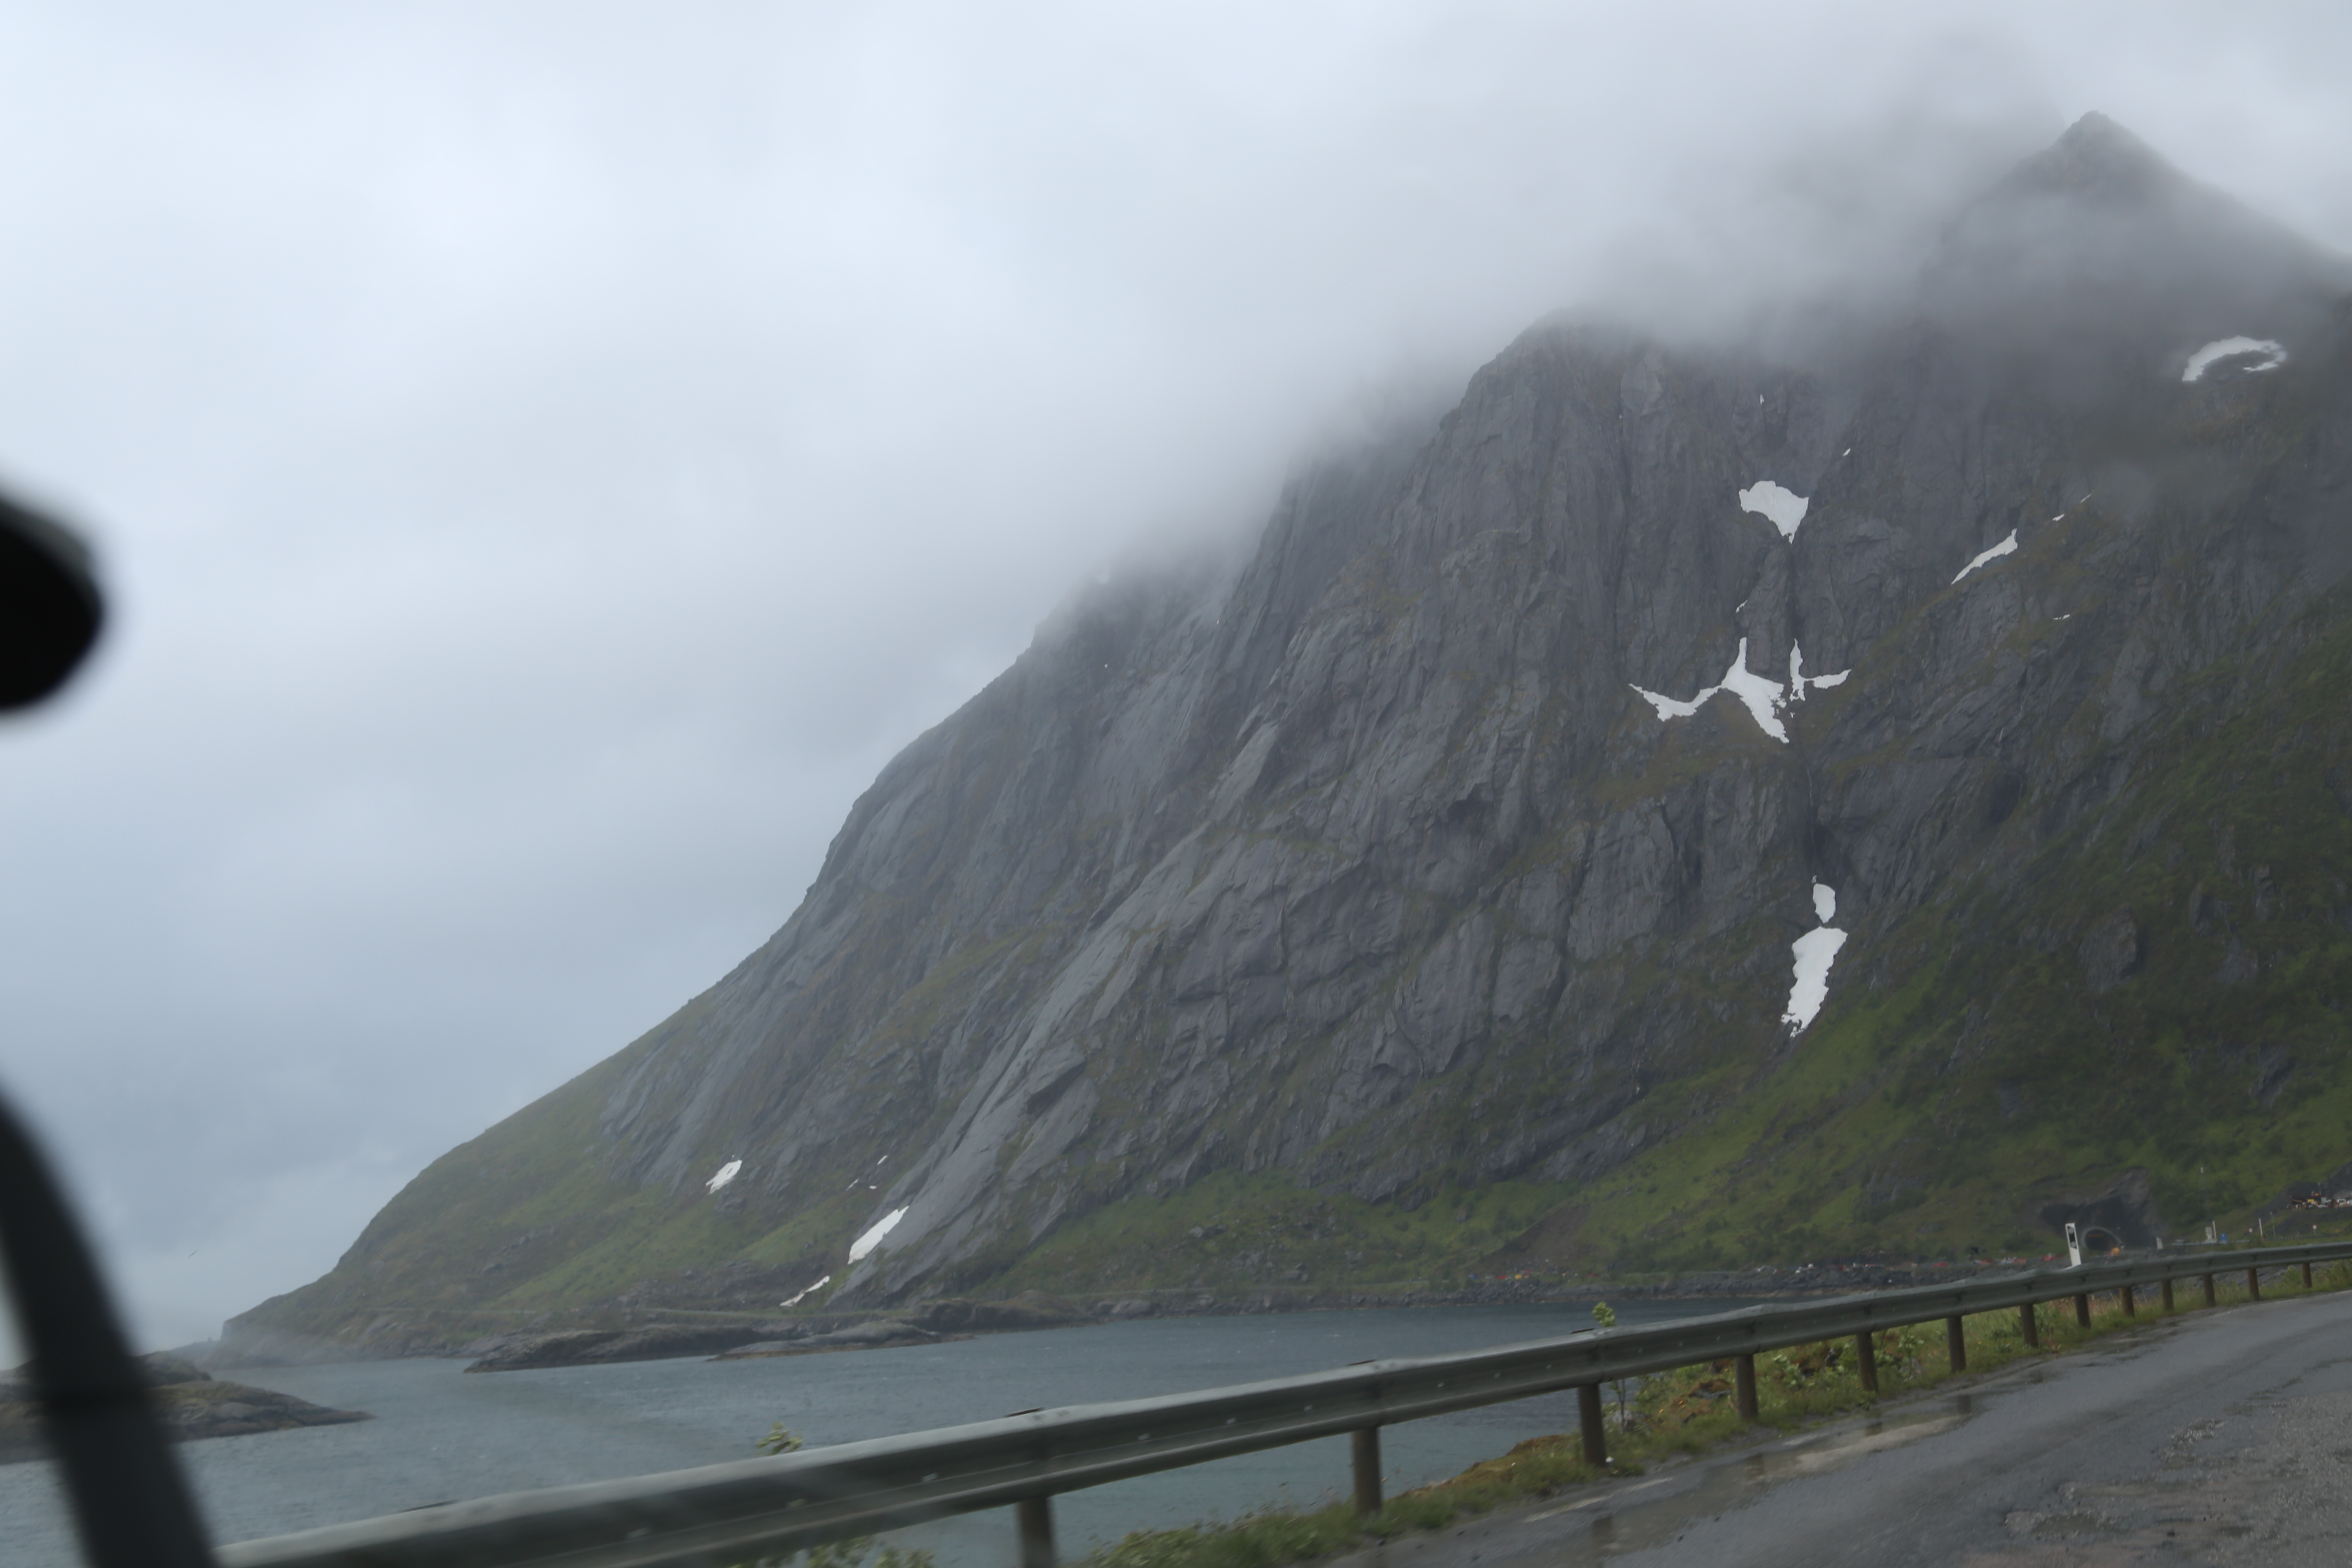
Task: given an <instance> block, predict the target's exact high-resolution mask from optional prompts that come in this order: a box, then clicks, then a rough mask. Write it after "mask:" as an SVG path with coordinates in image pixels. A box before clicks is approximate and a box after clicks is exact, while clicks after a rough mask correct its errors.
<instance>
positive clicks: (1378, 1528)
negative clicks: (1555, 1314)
mask: <svg viewBox="0 0 2352 1568" xmlns="http://www.w3.org/2000/svg"><path fill="white" fill-rule="evenodd" d="M2215 1284H2216V1286H2217V1288H2218V1289H2217V1291H2216V1306H2217V1307H2231V1306H2236V1305H2239V1304H2242V1303H2243V1302H2244V1301H2245V1300H2247V1294H2246V1284H2245V1278H2244V1276H2243V1275H2242V1274H2241V1275H2236V1276H2221V1277H2219V1278H2217V1279H2216V1281H2215ZM2311 1289H2312V1291H2313V1292H2320V1291H2330V1290H2342V1289H2352V1264H2346V1263H2338V1264H2333V1265H2327V1266H2324V1267H2322V1268H2318V1269H2316V1270H2315V1273H2314V1279H2313V1284H2312V1288H2311ZM2305 1293H2306V1292H2305V1289H2304V1287H2303V1284H2302V1281H2301V1279H2300V1276H2299V1275H2298V1274H2296V1273H2295V1272H2294V1271H2293V1270H2288V1271H2286V1272H2284V1274H2282V1275H2281V1276H2280V1277H2279V1278H2278V1279H2275V1280H2272V1279H2265V1280H2264V1281H2263V1297H2264V1298H2265V1299H2268V1300H2276V1299H2279V1298H2283V1297H2287V1296H2296V1295H2303V1294H2305ZM2174 1301H2175V1305H2174V1309H2173V1310H2172V1311H2171V1312H2169V1313H2168V1312H2167V1311H2166V1310H2164V1307H2163V1303H2162V1300H2161V1298H2160V1297H2159V1296H2158V1293H2157V1292H2156V1291H2155V1290H2153V1289H2149V1290H2147V1291H2144V1292H2141V1293H2140V1295H2139V1297H2138V1299H2137V1300H2136V1301H2135V1303H2134V1305H2135V1308H2136V1311H2135V1313H2133V1314H2131V1315H2126V1312H2125V1311H2124V1309H2123V1302H2122V1299H2121V1298H2120V1297H2119V1296H2117V1295H2114V1294H2107V1295H2103V1296H2095V1297H2094V1298H2093V1299H2092V1303H2091V1322H2090V1325H2089V1327H2087V1328H2085V1327H2083V1326H2081V1325H2080V1324H2078V1323H2077V1322H2076V1321H2075V1317H2074V1303H2073V1302H2072V1300H2060V1301H2045V1302H2043V1303H2042V1305H2041V1307H2040V1308H2039V1309H2037V1310H2036V1313H2035V1324H2036V1329H2037V1332H2038V1337H2039V1338H2040V1340H2041V1344H2040V1345H2039V1346H2038V1347H2033V1346H2029V1345H2027V1344H2026V1342H2025V1335H2024V1328H2023V1325H2022V1323H2021V1321H2020V1314H2019V1313H2017V1312H2016V1311H2014V1310H2009V1311H2000V1312H1981V1313H1978V1314H1976V1315H1974V1316H1972V1317H1969V1318H1968V1319H1966V1320H1965V1321H1964V1323H1965V1326H1964V1333H1965V1336H1966V1339H1967V1342H1968V1363H1969V1370H1968V1372H1966V1373H1961V1374H1960V1376H1961V1377H1962V1378H1963V1379H1968V1378H1974V1377H1977V1376H1979V1375H1980V1374H1982V1373H1988V1372H1992V1371H1995V1370H1997V1369H1999V1368H2001V1367H2004V1366H2007V1365H2009V1364H2010V1363H2013V1362H2017V1361H2021V1360H2023V1359H2025V1358H2027V1357H2029V1356H2054V1355H2062V1354H2063V1353H2065V1352H2068V1351H2071V1350H2074V1349H2075V1348H2076V1347H2078V1346H2081V1345H2084V1344H2087V1343H2089V1342H2093V1341H2095V1340H2099V1339H2103V1338H2105V1337H2107V1336H2109V1335H2113V1334H2116V1333H2118V1332H2126V1331H2131V1330H2134V1329H2140V1328H2145V1327H2147V1325H2149V1324H2151V1323H2154V1322H2157V1321H2161V1320H2163V1319H2165V1318H2167V1317H2178V1316H2179V1315H2181V1314H2182V1313H2185V1312H2190V1311H2202V1310H2206V1309H2205V1306H2204V1296H2203V1292H2202V1289H2201V1287H2200V1284H2199V1282H2198V1280H2197V1279H2194V1278H2190V1279H2183V1280H2179V1281H2178V1282H2176V1284H2175V1286H2174ZM1599 1311H1600V1310H1598V1309H1597V1310H1596V1315H1598V1314H1599ZM1604 1321H1605V1320H1604ZM1876 1349H1877V1361H1878V1392H1877V1393H1876V1394H1871V1393H1867V1392H1865V1391H1864V1388H1863V1386H1862V1382H1861V1376H1860V1373H1859V1371H1858V1369H1857V1367H1856V1365H1855V1359H1854V1345H1853V1341H1851V1340H1830V1341H1825V1342H1822V1343H1819V1344H1811V1345H1797V1346H1792V1347H1790V1349H1787V1350H1783V1351H1774V1352H1767V1353H1764V1354H1761V1355H1759V1356H1758V1357H1757V1358H1756V1400H1757V1420H1756V1421H1755V1422H1754V1423H1753V1424H1750V1423H1748V1422H1746V1421H1743V1420H1742V1419H1741V1418H1740V1416H1739V1414H1738V1410H1737V1409H1736V1408H1735V1405H1734V1403H1733V1390H1732V1373H1733V1368H1732V1363H1730V1362H1729V1361H1718V1362H1712V1363H1701V1364H1699V1365H1696V1366H1687V1367H1681V1368H1677V1369H1676V1370H1675V1371H1673V1372H1669V1373H1658V1374H1656V1375H1654V1376H1650V1377H1643V1378H1628V1379H1625V1380H1623V1381H1622V1382H1620V1383H1614V1384H1603V1385H1602V1395H1603V1399H1602V1410H1603V1414H1604V1415H1605V1417H1606V1420H1607V1424H1608V1431H1609V1463H1608V1464H1607V1465H1606V1466H1605V1467H1602V1468H1594V1467H1592V1466H1591V1465H1588V1464H1586V1463H1585V1462H1584V1458H1583V1447H1582V1443H1581V1440H1580V1438H1579V1437H1578V1436H1577V1435H1576V1434H1574V1433H1557V1434H1553V1435H1550V1436H1539V1437H1530V1438H1528V1440H1527V1441H1525V1442H1523V1443H1520V1444H1519V1445H1517V1447H1514V1448H1512V1449H1511V1450H1510V1452H1508V1453H1507V1454H1504V1455H1502V1456H1501V1457H1499V1458H1492V1459H1486V1460H1482V1461H1480V1462H1479V1463H1477V1464H1475V1465H1473V1466H1471V1467H1470V1468H1468V1469H1466V1470H1465V1471H1463V1472H1462V1473H1461V1474H1460V1475H1458V1476H1455V1477H1454V1478H1453V1479H1450V1480H1444V1481H1438V1482H1435V1483H1433V1484H1432V1485H1429V1486H1425V1487H1417V1488H1415V1489H1412V1490H1411V1491H1408V1492H1404V1493H1402V1494H1400V1495H1399V1496H1397V1497H1394V1498H1391V1499H1390V1500H1388V1501H1387V1503H1386V1505H1385V1506H1384V1507H1383V1508H1382V1509H1381V1511H1380V1512H1379V1513H1377V1514H1371V1515H1360V1514H1359V1513H1357V1512H1356V1510H1355V1508H1354V1505H1353V1504H1352V1503H1351V1502H1349V1501H1348V1500H1345V1499H1339V1498H1335V1499H1334V1500H1331V1501H1328V1502H1327V1503H1324V1504H1323V1505H1321V1506H1319V1507H1316V1508H1307V1509H1293V1508H1274V1509H1265V1510H1258V1511H1255V1512H1252V1513H1248V1514H1244V1515H1243V1516H1241V1517H1240V1518H1237V1519H1234V1520H1228V1521H1210V1522H1207V1523H1202V1524H1193V1525H1186V1526H1184V1527H1182V1528H1181V1529H1177V1530H1155V1531H1136V1532H1135V1533H1133V1534H1131V1535H1129V1536H1127V1537H1126V1538H1124V1539H1123V1540H1121V1541H1119V1542H1118V1543H1116V1544H1115V1545H1112V1546H1108V1547H1106V1548H1104V1549H1102V1550H1100V1551H1098V1552H1095V1553H1094V1554H1093V1555H1092V1556H1090V1557H1088V1558H1087V1559H1086V1560H1085V1562H1086V1568H1276V1565H1278V1564H1286V1563H1303V1562H1307V1561H1310V1560H1313V1559H1315V1558H1318V1557H1326V1556H1329V1555H1332V1554H1334V1553H1336V1552H1346V1551H1349V1550H1351V1549H1353V1548H1356V1547H1360V1546H1368V1545H1370V1544H1372V1543H1374V1542H1383V1541H1390V1540H1393V1539H1395V1538H1396V1537H1398V1536H1402V1535H1408V1534H1412V1533H1413V1532H1416V1531H1430V1530H1440V1529H1443V1528H1444V1527H1445V1526H1446V1525H1449V1524H1451V1523H1453V1522H1454V1521H1456V1520H1459V1519H1463V1518H1465V1517H1469V1516H1474V1515H1476V1514H1481V1513H1487V1512H1491V1511H1493V1510H1496V1509H1499V1508H1506V1507H1508V1506H1510V1505H1511V1504H1514V1503H1519V1502H1526V1501H1529V1500H1535V1499H1540V1498H1549V1497H1556V1496H1559V1495H1561V1494H1563V1493H1566V1492H1570V1491H1572V1490H1574V1489H1578V1488H1581V1487H1586V1486H1590V1485H1591V1484H1593V1483H1594V1482H1596V1481H1600V1480H1602V1479H1611V1478H1614V1477H1621V1476H1630V1475H1638V1474H1640V1473H1641V1472H1642V1471H1643V1468H1645V1467H1646V1466H1648V1465H1650V1464H1654V1463H1656V1462H1658V1461H1660V1460H1663V1459H1669V1458H1675V1457H1677V1456H1686V1455H1695V1454H1701V1453H1705V1452H1706V1451H1707V1450H1709V1449H1711V1448H1715V1447H1720V1446H1722V1445H1724V1444H1727V1443H1732V1442H1738V1441H1741V1440H1743V1439H1750V1438H1755V1437H1759V1436H1774V1435H1777V1434H1779V1433H1782V1432H1787V1431H1791V1430H1794V1429H1796V1428H1799V1427H1802V1426H1809V1425H1811V1424H1813V1423H1816V1422H1819V1421H1822V1420H1824V1419H1827V1418H1829V1417H1832V1416H1837V1415H1845V1414H1847V1413H1850V1412H1853V1411H1856V1410H1862V1409H1866V1408H1868V1407H1870V1406H1873V1405H1883V1404H1885V1403H1886V1402H1887V1401H1889V1400H1892V1399H1896V1398H1899V1397H1901V1396H1902V1395H1904V1394H1913V1393H1916V1392H1918V1391H1921V1390H1924V1389H1930V1388H1933V1387H1935V1386H1937V1384H1943V1383H1946V1382H1948V1381H1951V1380H1952V1377H1953V1373H1952V1372H1951V1370H1950V1364H1949V1363H1948V1360H1947V1358H1946V1350H1945V1344H1944V1331H1943V1327H1942V1325H1941V1323H1940V1322H1935V1323H1918V1324H1913V1325H1910V1326H1908V1327H1905V1328H1900V1329H1889V1330H1885V1331H1882V1332H1880V1334H1879V1335H1878V1339H1877V1345H1876Z"/></svg>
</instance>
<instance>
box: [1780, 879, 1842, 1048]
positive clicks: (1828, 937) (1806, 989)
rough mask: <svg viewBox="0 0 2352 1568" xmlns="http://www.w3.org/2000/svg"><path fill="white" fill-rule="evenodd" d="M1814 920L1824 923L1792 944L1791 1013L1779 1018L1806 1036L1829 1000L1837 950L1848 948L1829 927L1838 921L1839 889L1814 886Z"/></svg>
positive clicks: (1818, 883)
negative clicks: (1793, 973) (1795, 964)
mask: <svg viewBox="0 0 2352 1568" xmlns="http://www.w3.org/2000/svg"><path fill="white" fill-rule="evenodd" d="M1813 918H1814V919H1815V920H1817V921H1821V922H1822V923H1821V924H1820V925H1819V926H1818V927H1816V928H1815V929H1813V930H1811V931H1807V932H1806V933H1805V934H1804V935H1802V936H1801V937H1799V938H1798V939H1797V940H1796V941H1795V942H1791V943H1790V944H1789V951H1790V952H1792V953H1794V954H1795V955H1796V960H1797V975H1796V980H1795V983H1794V984H1791V985H1790V987H1789V1010H1788V1011H1787V1012H1785V1013H1783V1014H1781V1015H1780V1022H1782V1023H1783V1024H1786V1025H1788V1026H1789V1030H1790V1033H1791V1034H1799V1033H1801V1032H1803V1030H1804V1027H1805V1026H1806V1025H1808V1024H1810V1023H1811V1022H1812V1021H1813V1018H1814V1016H1816V1015H1817V1014H1819V1013H1820V1012H1821V1010H1822V1003H1823V1002H1825V1001H1827V1000H1828V999H1829V994H1830V965H1831V964H1832V963H1835V962H1836V960H1837V955H1838V949H1840V948H1842V947H1843V946H1844V945H1845V932H1843V931H1839V930H1837V929H1835V928H1834V927H1832V925H1831V924H1830V921H1832V920H1835V919H1836V918H1837V889H1835V888H1832V887H1831V886H1830V885H1829V884H1828V883H1827V882H1815V883H1814V884H1813Z"/></svg>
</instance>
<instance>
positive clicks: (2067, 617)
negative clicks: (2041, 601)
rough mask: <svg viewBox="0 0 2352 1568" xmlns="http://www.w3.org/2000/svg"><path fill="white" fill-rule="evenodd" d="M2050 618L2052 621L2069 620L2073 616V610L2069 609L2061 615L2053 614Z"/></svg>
mask: <svg viewBox="0 0 2352 1568" xmlns="http://www.w3.org/2000/svg"><path fill="white" fill-rule="evenodd" d="M2050 618H2051V619H2052V620H2053V621H2071V620H2073V619H2074V611H2072V610H2069V611H2067V612H2066V613H2065V614H2064V615H2063V616H2051V617H2050Z"/></svg>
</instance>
